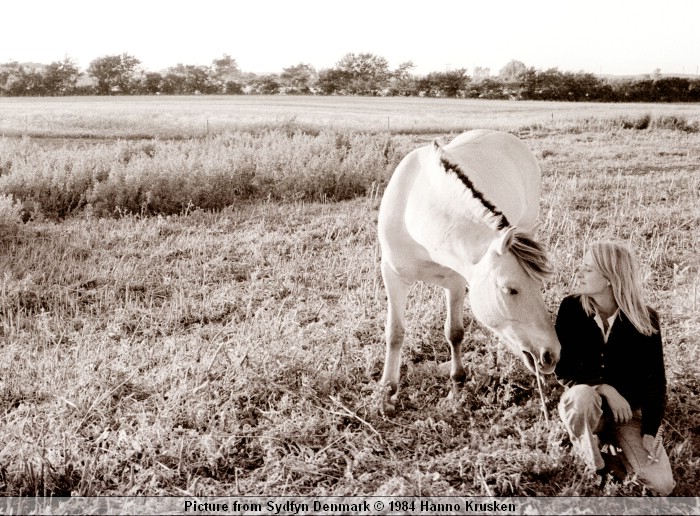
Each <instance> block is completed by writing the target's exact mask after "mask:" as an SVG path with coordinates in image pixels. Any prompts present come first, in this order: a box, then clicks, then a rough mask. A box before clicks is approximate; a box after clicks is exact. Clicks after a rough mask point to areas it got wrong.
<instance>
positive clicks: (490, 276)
mask: <svg viewBox="0 0 700 516" xmlns="http://www.w3.org/2000/svg"><path fill="white" fill-rule="evenodd" d="M540 189H541V171H540V167H539V165H538V163H537V160H536V158H535V156H534V155H533V154H532V152H531V151H530V150H529V149H528V147H527V146H526V145H525V144H524V143H523V142H522V140H520V139H519V138H517V137H516V136H514V135H511V134H509V133H505V132H500V131H492V130H483V129H481V130H472V131H468V132H465V133H462V134H460V135H459V136H457V137H456V138H455V139H454V140H452V141H451V142H450V143H448V144H447V145H444V146H440V145H439V144H438V143H437V142H433V144H432V145H425V146H422V147H420V148H417V149H415V150H413V151H411V152H410V153H409V154H407V155H406V156H405V157H404V158H403V159H402V160H401V162H400V163H399V165H398V166H397V168H396V169H395V171H394V173H393V174H392V176H391V179H390V180H389V183H388V184H387V187H386V189H385V191H384V195H383V197H382V201H381V204H380V208H379V216H378V226H377V228H378V236H379V243H380V247H381V273H382V278H383V281H384V286H385V290H386V294H387V301H388V303H387V304H388V310H387V312H388V313H387V321H386V332H385V333H386V336H385V337H386V356H385V361H384V371H383V374H382V379H381V395H382V402H381V406H380V407H379V409H380V411H382V412H383V413H384V414H386V415H391V414H393V413H394V412H395V409H396V400H397V395H398V385H399V368H400V365H401V345H402V343H403V340H404V334H405V326H406V321H405V311H406V302H407V297H408V293H409V290H410V288H411V286H412V285H413V284H414V283H415V282H417V281H423V282H428V283H432V284H435V285H438V286H440V287H442V288H443V289H444V291H445V298H446V305H447V317H446V320H445V338H446V339H447V342H448V344H449V346H450V354H451V367H450V379H451V382H452V389H451V392H450V395H449V396H448V397H451V398H453V399H457V397H458V395H459V393H460V391H461V389H462V387H463V386H464V383H465V380H466V373H465V370H464V366H463V364H462V357H461V346H462V340H463V338H464V323H463V319H462V318H463V310H464V299H465V296H466V293H467V291H468V292H469V304H470V306H471V310H472V313H473V315H474V317H475V318H476V320H477V321H479V322H480V323H481V324H483V325H484V326H486V327H487V328H489V329H490V330H491V331H492V332H493V333H494V334H495V335H496V336H497V337H498V338H499V339H500V340H501V341H502V342H504V343H505V344H506V345H507V346H508V347H509V348H510V349H511V351H512V352H513V353H514V354H515V355H516V356H518V355H519V356H520V357H521V359H522V360H523V362H524V364H525V366H526V367H527V368H528V369H530V370H531V371H532V372H534V373H535V374H538V375H539V373H540V372H541V373H543V374H550V373H552V372H553V371H554V368H555V366H556V364H557V362H558V360H559V354H560V349H561V348H560V344H559V340H558V339H557V336H556V333H555V331H554V328H553V325H552V322H551V317H550V315H549V313H548V311H547V309H546V307H545V303H544V299H543V296H542V292H541V289H542V286H543V283H544V281H545V280H546V278H547V277H548V276H549V275H550V274H551V273H552V269H551V266H550V265H549V261H548V258H547V254H546V252H545V251H544V248H543V247H542V245H540V244H539V243H537V242H536V241H535V240H534V239H533V234H534V231H535V225H536V221H537V216H538V213H539V201H540Z"/></svg>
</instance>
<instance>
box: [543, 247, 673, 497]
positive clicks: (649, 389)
mask: <svg viewBox="0 0 700 516" xmlns="http://www.w3.org/2000/svg"><path fill="white" fill-rule="evenodd" d="M578 279H579V281H580V293H579V294H578V295H572V296H568V297H566V298H564V300H563V301H562V302H561V306H560V307H559V313H558V315H557V322H556V331H557V336H558V337H559V342H560V343H561V360H560V361H559V363H558V365H557V368H556V375H557V379H558V380H559V382H560V383H561V384H563V385H564V386H565V387H566V391H565V392H564V394H563V395H562V398H561V401H560V403H559V414H560V415H561V418H562V421H563V422H564V425H565V426H566V428H567V430H568V431H569V435H570V436H571V440H572V441H573V443H574V447H575V449H577V451H578V452H579V453H580V454H581V455H583V457H584V459H585V460H586V461H587V462H588V464H589V465H590V466H591V467H593V468H595V469H596V470H599V471H600V470H604V468H605V462H604V460H603V457H602V455H601V453H600V444H601V441H600V438H599V435H600V436H601V437H602V436H607V437H606V438H604V441H607V442H610V443H611V444H613V445H615V446H617V447H618V448H621V449H622V451H623V457H622V458H623V463H624V465H625V467H626V469H627V471H628V472H629V473H634V474H636V475H637V477H638V479H639V480H640V481H641V482H642V483H643V484H644V485H646V486H647V488H648V489H649V490H651V491H652V492H653V493H655V494H657V495H661V496H667V495H668V494H670V493H671V491H673V488H674V486H675V482H674V480H673V474H672V471H671V465H670V463H669V460H668V456H667V455H666V451H665V450H664V448H663V445H662V444H661V442H660V439H657V440H656V442H655V436H656V435H657V432H658V431H659V427H660V425H661V421H662V419H663V417H664V410H665V404H666V374H665V371H664V357H663V347H662V343H661V333H660V329H659V317H658V315H657V313H656V312H655V311H654V310H653V309H651V308H649V307H647V306H646V305H644V304H643V302H642V299H641V288H640V281H639V278H638V275H637V269H636V265H635V261H634V258H633V256H632V254H631V253H630V251H629V249H628V247H627V246H626V245H625V244H623V243H621V242H614V241H612V242H596V243H594V244H592V245H590V247H589V249H588V251H587V252H586V254H585V256H584V260H583V267H582V270H581V271H580V272H579V274H578Z"/></svg>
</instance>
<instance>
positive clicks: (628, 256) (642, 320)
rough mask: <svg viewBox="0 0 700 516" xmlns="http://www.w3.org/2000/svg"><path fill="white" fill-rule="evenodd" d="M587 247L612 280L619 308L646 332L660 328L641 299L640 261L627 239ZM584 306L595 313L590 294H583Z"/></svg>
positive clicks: (644, 333)
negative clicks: (637, 259)
mask: <svg viewBox="0 0 700 516" xmlns="http://www.w3.org/2000/svg"><path fill="white" fill-rule="evenodd" d="M588 250H589V251H590V254H591V259H592V260H593V265H594V266H595V268H596V269H598V272H600V274H601V275H602V276H603V277H604V278H605V279H606V280H608V281H609V282H610V286H611V288H612V293H613V297H614V298H615V302H616V303H617V306H618V307H619V308H620V311H621V312H622V313H623V314H625V316H626V317H627V319H629V321H630V322H631V323H632V324H633V325H634V327H635V328H636V329H637V331H639V332H640V333H642V334H643V335H651V334H653V333H656V332H657V331H658V330H657V328H656V325H655V324H654V322H652V320H651V313H650V310H649V309H648V308H647V306H646V305H645V304H644V301H643V298H642V286H641V282H640V281H639V275H638V274H637V263H636V260H635V259H634V256H633V255H632V252H631V251H630V248H629V247H628V246H627V244H625V243H624V242H620V241H616V240H608V241H600V242H594V243H592V244H590V245H589V247H588ZM580 298H581V305H582V306H583V309H584V310H585V311H586V313H587V314H588V315H589V316H590V315H593V314H594V313H595V302H594V301H593V299H592V298H591V297H590V296H587V295H585V294H581V295H580Z"/></svg>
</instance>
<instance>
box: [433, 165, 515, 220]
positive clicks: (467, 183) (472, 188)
mask: <svg viewBox="0 0 700 516" xmlns="http://www.w3.org/2000/svg"><path fill="white" fill-rule="evenodd" d="M440 164H441V165H442V166H443V167H444V169H445V171H447V172H452V173H453V174H455V175H456V176H457V178H458V179H459V180H460V181H461V182H462V184H464V186H466V187H467V189H468V190H469V191H470V192H471V193H472V195H473V196H474V198H475V199H476V200H477V201H479V202H480V203H481V204H482V205H483V206H484V208H486V209H487V210H488V211H489V212H491V213H492V214H493V215H495V216H496V217H498V226H497V229H505V228H507V227H510V222H508V219H507V218H506V216H505V215H504V214H503V213H502V212H501V211H499V210H498V208H496V207H495V206H494V205H493V204H491V203H490V202H489V201H488V199H486V198H484V194H482V193H481V192H480V191H479V190H477V189H476V187H475V186H474V183H472V182H471V180H470V179H469V178H468V177H467V176H466V174H465V173H464V172H462V169H461V168H459V165H456V164H454V163H452V162H450V161H448V160H447V159H445V158H443V157H441V158H440Z"/></svg>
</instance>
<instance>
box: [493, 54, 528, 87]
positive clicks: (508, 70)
mask: <svg viewBox="0 0 700 516" xmlns="http://www.w3.org/2000/svg"><path fill="white" fill-rule="evenodd" d="M526 71H527V66H525V64H524V63H523V62H522V61H516V60H515V59H511V60H510V61H509V62H508V64H507V65H505V66H504V67H503V68H501V71H500V72H498V78H499V79H501V80H503V81H510V82H513V81H517V80H518V79H519V78H520V76H521V75H522V74H523V73H525V72H526Z"/></svg>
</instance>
